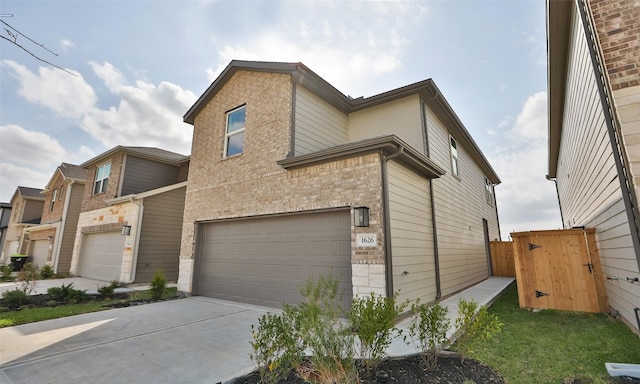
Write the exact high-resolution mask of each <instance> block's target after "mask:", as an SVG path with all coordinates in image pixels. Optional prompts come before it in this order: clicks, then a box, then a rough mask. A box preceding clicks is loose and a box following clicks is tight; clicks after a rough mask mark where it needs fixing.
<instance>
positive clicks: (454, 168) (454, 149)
mask: <svg viewBox="0 0 640 384" xmlns="http://www.w3.org/2000/svg"><path fill="white" fill-rule="evenodd" d="M449 149H450V151H451V173H452V174H453V175H454V176H455V177H460V168H459V165H460V161H459V158H458V143H456V139H454V138H453V137H452V136H449Z"/></svg>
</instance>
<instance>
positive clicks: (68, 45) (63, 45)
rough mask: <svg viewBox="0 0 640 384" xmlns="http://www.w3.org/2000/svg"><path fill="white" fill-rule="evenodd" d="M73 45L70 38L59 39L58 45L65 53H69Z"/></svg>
mask: <svg viewBox="0 0 640 384" xmlns="http://www.w3.org/2000/svg"><path fill="white" fill-rule="evenodd" d="M75 46H76V45H75V43H74V42H73V41H71V40H67V39H62V41H60V47H61V48H62V50H63V51H64V52H65V53H69V51H70V50H71V48H74V47H75Z"/></svg>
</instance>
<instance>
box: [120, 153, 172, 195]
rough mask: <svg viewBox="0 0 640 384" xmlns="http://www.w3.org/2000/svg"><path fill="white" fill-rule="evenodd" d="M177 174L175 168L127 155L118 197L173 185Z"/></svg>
mask: <svg viewBox="0 0 640 384" xmlns="http://www.w3.org/2000/svg"><path fill="white" fill-rule="evenodd" d="M178 173H179V167H177V166H174V165H171V164H165V163H159V162H157V161H153V160H147V159H143V158H140V157H135V156H131V155H127V156H126V159H125V170H124V178H123V180H122V189H121V192H120V196H126V195H129V194H132V193H140V192H145V191H150V190H152V189H156V188H160V187H164V186H167V185H171V184H175V183H177V182H178Z"/></svg>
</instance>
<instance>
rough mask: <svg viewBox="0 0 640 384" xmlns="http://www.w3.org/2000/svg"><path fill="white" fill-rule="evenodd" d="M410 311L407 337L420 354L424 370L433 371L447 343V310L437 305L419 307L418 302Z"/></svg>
mask: <svg viewBox="0 0 640 384" xmlns="http://www.w3.org/2000/svg"><path fill="white" fill-rule="evenodd" d="M411 310H412V312H414V316H413V318H412V319H411V325H409V336H410V338H411V340H412V341H413V344H414V346H415V347H416V349H417V350H418V351H419V352H420V357H422V362H423V363H424V366H425V369H426V370H427V371H433V370H435V369H436V367H437V366H438V354H439V353H440V351H441V350H442V348H443V347H444V346H445V345H446V343H447V342H448V341H449V340H448V339H447V331H448V330H449V325H450V322H449V318H448V317H447V315H448V313H449V309H448V308H447V307H443V306H441V305H440V304H439V303H436V304H434V305H431V306H425V305H420V301H419V300H418V301H417V302H416V303H415V304H414V305H413V306H412V308H411ZM405 342H406V339H405Z"/></svg>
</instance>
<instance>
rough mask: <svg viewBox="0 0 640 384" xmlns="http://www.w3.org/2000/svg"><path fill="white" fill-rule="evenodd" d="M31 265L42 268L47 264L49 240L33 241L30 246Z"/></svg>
mask: <svg viewBox="0 0 640 384" xmlns="http://www.w3.org/2000/svg"><path fill="white" fill-rule="evenodd" d="M31 256H32V257H33V260H31V262H32V263H34V264H35V265H37V266H38V267H40V268H42V267H44V265H45V264H47V257H49V240H35V241H34V242H33V244H32V245H31Z"/></svg>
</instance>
